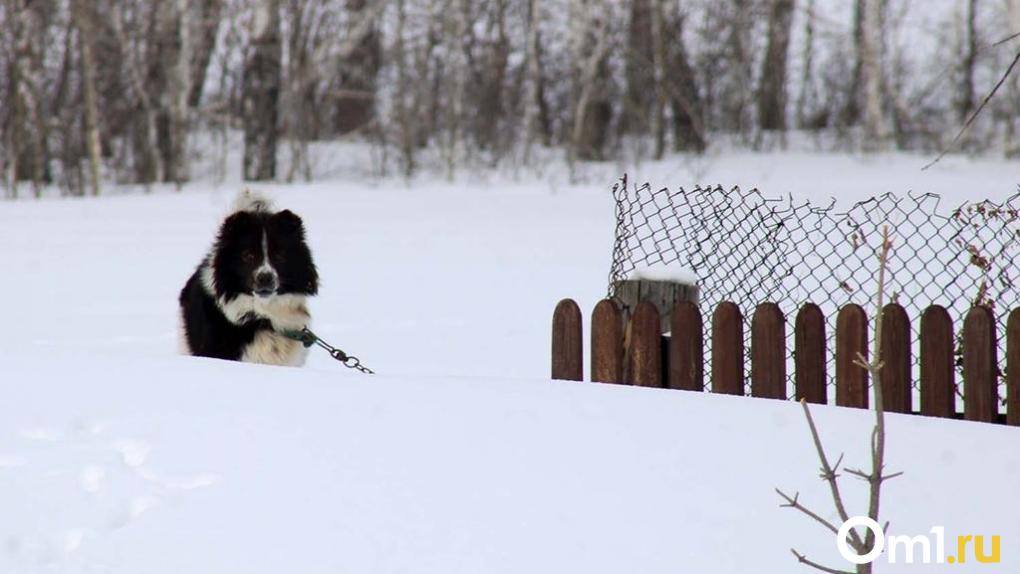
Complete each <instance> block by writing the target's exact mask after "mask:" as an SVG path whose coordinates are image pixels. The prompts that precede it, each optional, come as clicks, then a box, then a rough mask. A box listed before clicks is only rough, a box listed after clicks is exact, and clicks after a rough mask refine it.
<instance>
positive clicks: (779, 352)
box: [751, 303, 786, 399]
mask: <svg viewBox="0 0 1020 574" xmlns="http://www.w3.org/2000/svg"><path fill="white" fill-rule="evenodd" d="M751 396H753V397H761V398H766V399H785V398H786V318H785V317H784V316H783V312H782V310H780V309H779V305H776V304H775V303H762V304H761V305H758V307H757V308H755V310H754V315H753V316H752V317H751Z"/></svg>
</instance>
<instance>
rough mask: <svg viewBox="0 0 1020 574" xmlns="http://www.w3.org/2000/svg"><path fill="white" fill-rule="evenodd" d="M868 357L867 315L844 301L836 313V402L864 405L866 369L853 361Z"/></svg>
mask: <svg viewBox="0 0 1020 574" xmlns="http://www.w3.org/2000/svg"><path fill="white" fill-rule="evenodd" d="M858 354H860V355H863V356H864V359H865V360H867V358H868V316H867V315H866V314H865V313H864V309H862V308H861V306H860V305H855V304H853V303H850V304H848V305H844V306H843V308H842V309H840V310H839V314H838V315H836V404H837V405H839V406H841V407H857V408H860V409H866V408H868V371H867V369H865V368H864V367H861V366H860V365H858V364H857V363H856V361H857V356H858Z"/></svg>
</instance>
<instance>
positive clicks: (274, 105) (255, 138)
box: [243, 0, 282, 181]
mask: <svg viewBox="0 0 1020 574" xmlns="http://www.w3.org/2000/svg"><path fill="white" fill-rule="evenodd" d="M251 38H252V39H251V49H250V54H249V56H248V58H247V60H246V61H245V64H244V88H243V94H244V95H243V108H244V115H245V118H246V121H245V124H244V161H243V173H244V178H245V179H247V180H256V181H263V180H271V179H273V178H275V177H276V145H277V139H278V137H279V126H278V122H277V117H278V114H279V100H280V83H281V75H280V72H281V59H282V53H281V52H282V50H281V43H280V0H259V2H258V4H257V5H256V6H255V17H254V19H253V25H252V34H251Z"/></svg>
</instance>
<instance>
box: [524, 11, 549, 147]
mask: <svg viewBox="0 0 1020 574" xmlns="http://www.w3.org/2000/svg"><path fill="white" fill-rule="evenodd" d="M538 3H539V0H528V6H527V36H528V39H527V49H526V50H527V84H528V92H527V95H526V96H525V103H524V129H525V135H524V146H525V147H524V163H525V164H528V163H530V158H531V146H532V143H533V142H534V141H535V140H536V139H539V140H540V141H541V142H542V145H544V146H549V145H551V144H552V132H551V126H550V121H549V105H548V104H547V103H546V99H545V74H544V73H543V68H542V39H541V33H540V30H539V22H540V21H541V17H540V13H541V9H540V6H539V5H538Z"/></svg>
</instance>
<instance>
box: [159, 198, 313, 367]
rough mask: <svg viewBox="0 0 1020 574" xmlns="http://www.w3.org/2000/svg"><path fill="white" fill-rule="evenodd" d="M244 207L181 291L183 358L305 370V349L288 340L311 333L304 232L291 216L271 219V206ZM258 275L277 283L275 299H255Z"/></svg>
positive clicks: (252, 202) (257, 202)
mask: <svg viewBox="0 0 1020 574" xmlns="http://www.w3.org/2000/svg"><path fill="white" fill-rule="evenodd" d="M242 199H243V200H246V201H244V202H242V203H241V207H239V208H238V209H236V210H235V211H234V212H233V213H231V214H230V215H229V216H228V217H227V218H226V219H225V220H224V221H223V223H222V224H221V225H220V229H219V233H218V234H217V238H216V241H215V243H214V245H213V248H212V249H211V250H210V252H209V254H208V255H207V256H206V257H205V259H204V260H203V261H202V263H201V264H199V266H198V268H197V269H196V270H195V272H194V273H193V274H192V275H191V277H190V278H189V279H188V281H187V283H186V284H185V285H184V288H183V289H182V290H181V294H180V297H179V303H180V308H181V327H182V334H181V337H182V341H181V342H182V346H183V347H184V348H183V349H182V350H184V351H186V352H187V353H189V354H192V355H196V356H202V357H213V358H218V359H228V360H235V361H237V360H248V361H253V362H263V363H272V364H300V363H301V362H303V359H304V352H303V351H304V350H303V348H301V346H300V343H298V342H296V341H293V340H291V339H288V338H287V337H285V336H283V334H282V333H283V332H284V331H288V330H300V329H301V328H303V327H305V326H307V324H308V322H309V321H310V316H309V314H308V310H307V307H306V306H305V298H306V297H308V296H312V295H315V294H316V293H317V292H318V286H319V277H318V271H317V270H316V268H315V263H314V262H313V260H312V255H311V251H310V250H309V248H308V245H307V244H306V242H305V231H304V225H303V223H302V221H301V218H300V217H298V216H297V215H295V214H294V213H292V212H291V211H288V210H284V211H279V212H277V211H273V210H272V209H271V207H270V206H269V204H268V202H266V201H265V200H262V199H255V198H252V197H251V196H250V195H249V194H246V195H244V196H242ZM260 273H261V274H268V275H271V276H272V278H273V286H274V290H273V291H272V294H271V295H263V296H257V295H256V289H257V286H256V279H255V278H256V276H257V275H259V274H260ZM261 288H262V287H258V289H261ZM263 293H268V291H264V292H263Z"/></svg>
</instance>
